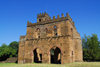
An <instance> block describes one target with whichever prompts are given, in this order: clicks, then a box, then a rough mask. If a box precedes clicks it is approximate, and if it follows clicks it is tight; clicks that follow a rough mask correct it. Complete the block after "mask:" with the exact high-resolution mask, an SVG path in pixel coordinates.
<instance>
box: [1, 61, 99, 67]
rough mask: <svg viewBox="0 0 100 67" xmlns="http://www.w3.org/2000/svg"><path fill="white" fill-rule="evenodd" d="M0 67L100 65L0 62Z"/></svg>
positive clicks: (89, 65) (94, 65)
mask: <svg viewBox="0 0 100 67" xmlns="http://www.w3.org/2000/svg"><path fill="white" fill-rule="evenodd" d="M0 67H100V62H73V63H66V64H44V63H26V64H16V63H0Z"/></svg>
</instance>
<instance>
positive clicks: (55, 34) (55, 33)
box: [53, 25, 58, 36]
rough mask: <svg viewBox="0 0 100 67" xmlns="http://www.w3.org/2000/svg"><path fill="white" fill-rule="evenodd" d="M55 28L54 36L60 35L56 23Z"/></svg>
mask: <svg viewBox="0 0 100 67" xmlns="http://www.w3.org/2000/svg"><path fill="white" fill-rule="evenodd" d="M53 29H54V36H58V33H57V26H56V25H54V26H53Z"/></svg>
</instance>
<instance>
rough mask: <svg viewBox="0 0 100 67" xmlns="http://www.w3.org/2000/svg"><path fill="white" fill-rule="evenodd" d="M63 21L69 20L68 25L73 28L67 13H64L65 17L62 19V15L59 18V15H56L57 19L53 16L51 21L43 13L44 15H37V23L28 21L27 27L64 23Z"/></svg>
mask: <svg viewBox="0 0 100 67" xmlns="http://www.w3.org/2000/svg"><path fill="white" fill-rule="evenodd" d="M65 20H69V21H70V23H71V24H72V25H73V26H74V22H73V21H72V19H71V17H70V15H69V14H68V13H66V16H65V17H64V14H63V13H62V16H61V17H60V16H59V15H57V18H55V16H53V19H51V17H50V16H49V15H48V14H47V13H46V12H45V13H40V14H37V23H31V22H29V21H28V22H27V26H28V27H29V26H35V25H43V24H48V23H52V22H59V21H65Z"/></svg>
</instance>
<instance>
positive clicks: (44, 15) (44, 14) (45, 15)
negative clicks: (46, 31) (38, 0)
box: [37, 12, 49, 18]
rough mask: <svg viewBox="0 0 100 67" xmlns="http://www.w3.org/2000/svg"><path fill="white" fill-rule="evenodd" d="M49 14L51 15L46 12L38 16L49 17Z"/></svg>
mask: <svg viewBox="0 0 100 67" xmlns="http://www.w3.org/2000/svg"><path fill="white" fill-rule="evenodd" d="M47 16H49V15H48V14H47V13H46V12H45V13H40V14H37V18H41V17H47Z"/></svg>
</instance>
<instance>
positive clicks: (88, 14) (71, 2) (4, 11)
mask: <svg viewBox="0 0 100 67" xmlns="http://www.w3.org/2000/svg"><path fill="white" fill-rule="evenodd" d="M42 12H47V13H48V14H49V16H51V18H53V16H56V17H57V15H60V17H61V14H62V13H64V16H66V13H69V15H70V16H71V18H72V19H73V21H74V22H75V26H76V29H77V31H78V32H79V33H80V36H81V37H83V36H84V34H86V35H91V34H93V33H94V34H97V35H98V38H99V40H100V0H0V45H2V44H3V43H5V44H7V45H9V44H10V42H12V41H19V37H20V36H21V35H26V29H27V21H30V22H32V23H36V20H37V14H39V13H42Z"/></svg>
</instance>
